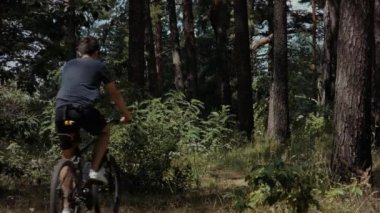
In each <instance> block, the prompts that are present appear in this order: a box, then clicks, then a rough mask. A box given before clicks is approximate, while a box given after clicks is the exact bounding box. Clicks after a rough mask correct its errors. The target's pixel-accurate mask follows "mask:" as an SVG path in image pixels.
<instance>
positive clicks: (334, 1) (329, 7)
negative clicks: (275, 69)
mask: <svg viewBox="0 0 380 213" xmlns="http://www.w3.org/2000/svg"><path fill="white" fill-rule="evenodd" d="M339 2H340V0H326V3H325V7H324V15H323V22H324V25H325V26H324V31H325V35H324V42H323V43H324V45H323V56H322V57H323V58H322V75H321V79H320V81H319V93H320V96H321V101H320V103H321V105H324V106H327V105H332V104H333V101H334V83H335V73H336V60H337V55H336V49H337V41H338V29H339V4H340V3H339Z"/></svg>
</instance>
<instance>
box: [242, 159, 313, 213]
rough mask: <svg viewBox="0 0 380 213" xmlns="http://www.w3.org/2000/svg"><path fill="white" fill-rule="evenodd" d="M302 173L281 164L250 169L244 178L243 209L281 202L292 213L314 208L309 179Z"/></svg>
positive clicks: (311, 182) (279, 162) (297, 167)
mask: <svg viewBox="0 0 380 213" xmlns="http://www.w3.org/2000/svg"><path fill="white" fill-rule="evenodd" d="M303 171H304V170H303V168H301V167H299V166H296V165H290V164H286V163H285V162H283V161H281V160H277V161H275V162H273V163H269V164H268V165H264V166H255V167H253V169H252V171H251V172H250V174H249V175H248V176H247V178H246V180H247V182H248V185H249V187H250V188H251V193H249V195H248V204H247V206H248V207H250V208H254V207H255V206H257V205H273V204H275V203H277V202H282V201H284V202H285V203H286V204H287V205H289V206H290V207H291V209H293V211H294V212H307V210H308V209H309V207H310V204H313V205H318V202H317V200H316V199H315V198H314V197H313V194H312V190H313V188H314V185H313V181H312V178H311V177H310V176H309V175H307V174H306V173H305V172H303Z"/></svg>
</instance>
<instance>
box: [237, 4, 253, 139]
mask: <svg viewBox="0 0 380 213" xmlns="http://www.w3.org/2000/svg"><path fill="white" fill-rule="evenodd" d="M234 9H235V12H234V15H235V45H234V55H235V57H234V60H235V69H236V73H237V81H238V120H239V128H240V129H241V130H243V131H245V132H246V133H247V135H248V137H251V134H252V130H253V99H252V74H251V60H250V50H249V31H248V14H247V0H235V2H234Z"/></svg>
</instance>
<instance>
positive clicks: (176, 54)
mask: <svg viewBox="0 0 380 213" xmlns="http://www.w3.org/2000/svg"><path fill="white" fill-rule="evenodd" d="M167 2H168V5H167V8H168V12H169V25H170V37H171V42H172V59H173V66H174V84H175V87H176V89H177V90H180V91H183V90H184V85H183V73H182V69H181V51H180V45H179V33H178V27H177V14H176V9H175V1H174V0H167Z"/></svg>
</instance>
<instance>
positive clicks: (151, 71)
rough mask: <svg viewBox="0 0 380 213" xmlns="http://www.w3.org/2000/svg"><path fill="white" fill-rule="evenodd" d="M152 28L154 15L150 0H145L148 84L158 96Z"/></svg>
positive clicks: (150, 90)
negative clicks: (152, 14)
mask: <svg viewBox="0 0 380 213" xmlns="http://www.w3.org/2000/svg"><path fill="white" fill-rule="evenodd" d="M152 28H153V27H152V17H151V15H150V0H145V54H146V55H145V57H146V61H147V65H148V72H147V74H148V80H149V81H148V86H149V92H150V94H152V95H154V96H158V89H157V73H156V56H155V49H154V38H153V29H152Z"/></svg>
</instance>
